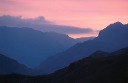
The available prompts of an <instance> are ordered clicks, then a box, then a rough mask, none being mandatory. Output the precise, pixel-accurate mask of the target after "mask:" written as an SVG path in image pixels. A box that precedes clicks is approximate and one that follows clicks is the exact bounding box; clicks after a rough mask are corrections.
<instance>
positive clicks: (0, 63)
mask: <svg viewBox="0 0 128 83" xmlns="http://www.w3.org/2000/svg"><path fill="white" fill-rule="evenodd" d="M13 73H17V74H23V75H39V74H43V73H42V72H40V73H39V72H38V71H36V70H32V69H30V68H28V67H26V66H25V65H23V64H20V63H18V62H17V61H16V60H14V59H11V58H9V57H7V56H4V55H2V54H0V75H6V74H13Z"/></svg>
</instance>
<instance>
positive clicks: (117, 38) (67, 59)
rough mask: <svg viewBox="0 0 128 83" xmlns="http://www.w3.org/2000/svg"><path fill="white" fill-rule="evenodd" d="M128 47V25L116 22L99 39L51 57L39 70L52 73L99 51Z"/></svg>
mask: <svg viewBox="0 0 128 83" xmlns="http://www.w3.org/2000/svg"><path fill="white" fill-rule="evenodd" d="M127 46H128V25H123V24H122V23H120V22H116V23H114V24H110V25H109V26H107V27H106V28H105V29H103V30H101V31H100V33H99V35H98V37H97V38H94V39H93V40H88V41H85V42H83V43H78V44H76V45H74V46H72V47H71V48H69V49H68V50H66V51H64V52H62V53H58V54H57V55H55V56H51V57H49V58H48V59H46V60H45V61H43V62H42V63H41V64H40V65H39V67H38V69H40V70H42V71H45V72H47V73H52V72H54V71H56V70H58V69H61V68H64V67H66V66H68V65H69V64H70V63H72V62H74V61H77V60H79V59H81V58H83V57H87V56H88V55H90V54H91V53H93V52H95V51H97V50H102V51H105V52H112V51H115V50H118V49H121V48H124V47H127Z"/></svg>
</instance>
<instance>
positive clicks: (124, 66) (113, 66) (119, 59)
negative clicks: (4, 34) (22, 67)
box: [0, 48, 128, 83]
mask: <svg viewBox="0 0 128 83" xmlns="http://www.w3.org/2000/svg"><path fill="white" fill-rule="evenodd" d="M0 83H128V48H124V49H121V50H119V51H116V52H112V53H107V52H103V51H97V52H95V53H93V54H92V55H90V56H89V57H87V58H83V59H81V60H79V61H77V62H74V63H72V64H70V65H69V66H68V67H66V68H64V69H61V70H58V71H56V72H54V73H53V74H50V75H46V76H37V77H32V76H24V75H18V74H11V75H4V76H0Z"/></svg>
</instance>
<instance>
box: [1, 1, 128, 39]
mask: <svg viewBox="0 0 128 83" xmlns="http://www.w3.org/2000/svg"><path fill="white" fill-rule="evenodd" d="M2 15H12V16H22V18H36V17H39V16H44V17H45V18H46V20H48V21H51V22H52V23H53V24H56V25H68V26H75V27H80V28H91V29H93V30H101V29H103V28H105V27H106V26H108V25H109V24H111V23H114V22H117V21H120V22H122V23H124V24H126V23H128V0H0V16H2ZM96 35H97V33H95V32H94V33H92V34H70V35H69V36H71V37H74V38H76V37H82V36H96Z"/></svg>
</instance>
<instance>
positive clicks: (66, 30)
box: [0, 15, 93, 34]
mask: <svg viewBox="0 0 128 83" xmlns="http://www.w3.org/2000/svg"><path fill="white" fill-rule="evenodd" d="M0 26H11V27H30V28H33V29H36V30H40V31H43V32H51V31H52V32H57V33H63V34H83V33H84V34H86V33H87V34H88V33H91V32H93V30H92V29H90V28H79V27H72V26H64V25H55V24H53V23H52V22H50V21H47V20H46V19H45V18H44V17H43V16H40V17H38V18H35V19H22V17H21V16H10V15H3V16H0Z"/></svg>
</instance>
